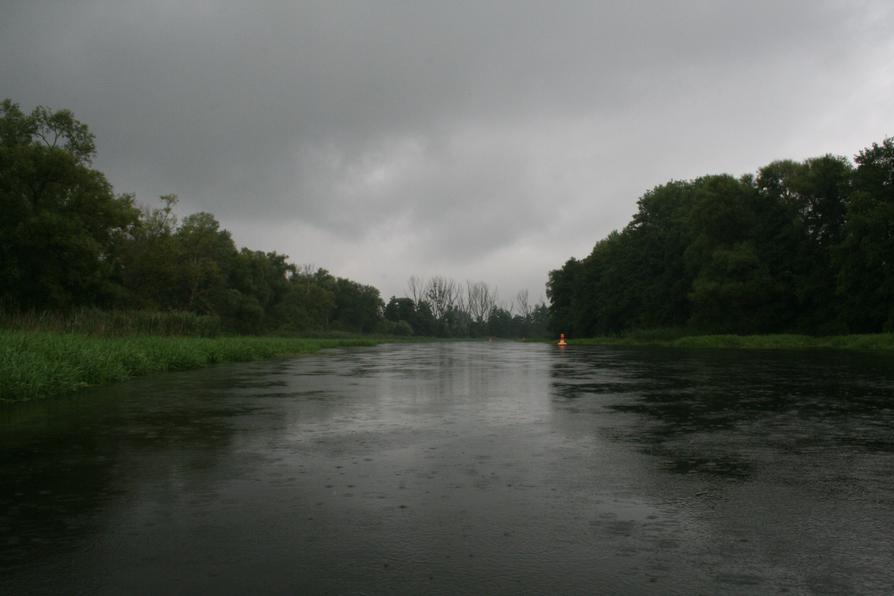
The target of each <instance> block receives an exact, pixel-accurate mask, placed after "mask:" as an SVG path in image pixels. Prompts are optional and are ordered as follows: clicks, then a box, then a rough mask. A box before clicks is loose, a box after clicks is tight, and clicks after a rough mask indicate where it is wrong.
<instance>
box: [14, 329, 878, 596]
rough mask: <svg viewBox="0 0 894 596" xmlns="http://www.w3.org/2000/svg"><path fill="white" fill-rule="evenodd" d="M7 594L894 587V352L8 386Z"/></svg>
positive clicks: (511, 362)
mask: <svg viewBox="0 0 894 596" xmlns="http://www.w3.org/2000/svg"><path fill="white" fill-rule="evenodd" d="M0 431H2V432H0V593H3V594H25V593H66V594H77V593H108V594H123V593H128V594H137V593H203V594H208V593H232V594H244V593H272V594H286V593H295V594H299V593H300V594H308V593H326V594H339V593H343V594H357V593H365V594H393V593H417V594H418V593H479V594H484V593H487V594H495V593H654V594H667V593H679V594H692V593H706V594H708V593H710V594H713V593H779V592H790V593H840V594H848V593H880V594H882V593H890V592H891V591H892V589H894V539H892V536H894V360H892V359H891V357H884V356H871V355H866V354H854V353H835V352H805V353H797V352H740V351H726V350H722V351H710V350H702V351H680V350H661V349H609V348H595V347H594V348H578V347H571V348H567V349H565V350H563V351H559V350H558V349H557V348H555V347H554V346H548V345H533V344H512V343H494V344H489V343H448V344H429V345H407V346H383V347H378V348H373V349H358V350H347V351H341V352H334V353H332V352H330V353H328V354H322V355H318V356H313V357H303V358H298V359H291V360H278V361H272V362H263V363H252V364H242V365H228V366H220V367H216V368H212V369H206V370H201V371H194V372H188V373H175V374H167V375H158V376H154V377H150V378H144V379H140V380H137V381H133V382H130V383H125V384H121V385H117V386H114V387H109V388H104V389H98V390H92V391H87V392H84V393H82V394H79V395H77V396H74V397H71V398H66V399H60V400H54V401H51V402H43V403H32V404H22V405H15V406H8V407H4V408H2V409H0Z"/></svg>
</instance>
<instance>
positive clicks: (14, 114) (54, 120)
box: [0, 99, 384, 333]
mask: <svg viewBox="0 0 894 596" xmlns="http://www.w3.org/2000/svg"><path fill="white" fill-rule="evenodd" d="M95 152H96V146H95V140H94V137H93V135H92V134H91V132H90V131H89V129H88V127H87V126H86V125H84V124H83V123H81V122H79V121H78V120H76V119H75V117H74V115H73V114H72V113H71V112H70V111H68V110H60V111H51V110H49V109H47V108H45V107H43V106H39V107H37V108H35V109H34V110H33V111H32V112H30V113H25V112H23V111H22V110H21V108H20V107H19V106H18V105H17V104H15V103H13V102H12V101H10V100H8V99H7V100H5V101H3V102H2V103H0V213H2V218H0V308H2V309H3V310H5V311H7V312H16V311H53V312H60V311H68V310H72V309H77V308H83V307H96V308H102V309H128V310H137V309H142V310H150V311H185V312H192V313H196V314H201V315H213V316H216V317H219V318H220V320H221V323H222V326H223V328H224V329H226V330H229V331H233V332H239V333H263V332H271V331H282V332H311V331H313V332H329V331H345V332H352V333H370V332H374V331H380V327H379V326H380V324H381V322H382V309H383V307H384V304H383V302H382V299H381V297H380V296H379V291H378V290H377V289H376V288H374V287H372V286H368V285H363V284H360V283H357V282H355V281H352V280H349V279H345V278H341V277H335V276H333V275H331V274H330V273H329V272H327V271H326V270H324V269H314V268H312V267H304V268H299V267H297V266H296V265H294V264H292V263H290V262H289V260H288V257H287V256H285V255H282V254H278V253H276V252H262V251H255V250H250V249H248V248H242V249H238V248H237V247H236V245H235V244H234V242H233V239H232V237H231V235H230V233H229V232H228V231H227V230H224V229H222V228H221V226H220V223H219V222H218V221H217V220H216V219H215V217H214V216H213V215H211V214H210V213H195V214H192V215H188V216H186V217H184V218H183V219H182V220H181V219H179V218H178V216H177V215H176V213H175V210H174V208H175V205H176V203H177V197H176V196H174V195H167V196H164V197H162V205H161V207H159V208H155V209H150V208H140V207H138V206H137V205H136V203H135V201H134V197H133V196H132V195H127V194H115V193H114V191H113V189H112V187H111V185H110V184H109V182H108V181H107V180H106V178H105V176H104V175H103V174H102V173H101V172H99V171H97V170H96V169H94V168H93V167H92V160H93V157H94V155H95Z"/></svg>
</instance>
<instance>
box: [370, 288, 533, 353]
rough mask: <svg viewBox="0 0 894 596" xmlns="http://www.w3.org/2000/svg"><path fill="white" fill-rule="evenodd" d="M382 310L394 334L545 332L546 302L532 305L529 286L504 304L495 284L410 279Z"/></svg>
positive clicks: (511, 334)
mask: <svg viewBox="0 0 894 596" xmlns="http://www.w3.org/2000/svg"><path fill="white" fill-rule="evenodd" d="M384 314H385V319H386V320H388V321H390V322H392V323H394V325H396V327H395V328H394V331H393V332H394V333H401V332H403V333H406V334H410V333H415V334H417V335H426V336H434V337H485V336H493V337H515V338H527V337H532V338H542V337H546V336H547V334H548V333H549V331H548V329H547V326H548V323H549V310H548V308H547V306H546V304H544V303H543V302H540V303H536V304H535V303H532V302H531V300H530V299H529V297H528V291H527V290H521V291H520V292H518V294H517V295H516V296H515V298H514V299H513V300H511V301H510V302H509V303H508V305H507V304H504V303H502V302H501V301H500V299H499V296H498V293H497V290H496V288H494V287H492V286H489V285H488V284H486V283H485V282H471V281H467V282H466V283H465V284H460V283H458V282H456V281H455V280H453V279H450V278H447V277H443V276H434V277H432V278H429V279H424V278H420V277H416V276H412V277H410V279H409V281H408V282H407V295H406V296H404V297H402V298H397V297H392V298H391V300H390V301H389V302H388V304H387V305H386V306H385V313H384ZM401 330H402V331H401Z"/></svg>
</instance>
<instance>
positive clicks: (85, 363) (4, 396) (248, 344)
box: [0, 330, 375, 402]
mask: <svg viewBox="0 0 894 596" xmlns="http://www.w3.org/2000/svg"><path fill="white" fill-rule="evenodd" d="M374 343H375V342H373V341H372V340H369V339H357V338H352V339H291V338H282V337H222V338H201V337H159V336H130V337H114V338H109V337H102V338H100V337H95V336H89V335H80V334H71V333H65V334H62V333H49V332H34V331H10V330H0V379H2V380H3V383H2V384H0V402H3V401H24V400H29V399H37V398H45V397H53V396H57V395H61V394H64V393H69V392H72V391H75V390H77V389H81V388H83V387H87V386H90V385H99V384H103V383H111V382H116V381H122V380H124V379H128V378H131V377H135V376H139V375H145V374H147V373H150V372H159V371H169V370H187V369H192V368H199V367H202V366H207V365H208V364H213V363H217V362H235V361H245V360H256V359H262V358H271V357H274V356H278V355H287V354H300V353H307V352H316V351H319V350H321V349H324V348H336V347H347V346H370V345H374Z"/></svg>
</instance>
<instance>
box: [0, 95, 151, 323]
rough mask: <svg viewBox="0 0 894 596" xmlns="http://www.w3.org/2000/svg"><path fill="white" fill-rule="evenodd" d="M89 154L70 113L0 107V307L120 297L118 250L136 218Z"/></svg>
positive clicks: (88, 138) (58, 305) (60, 305)
mask: <svg viewBox="0 0 894 596" xmlns="http://www.w3.org/2000/svg"><path fill="white" fill-rule="evenodd" d="M93 152H94V144H93V136H92V135H91V134H90V132H89V130H87V127H86V126H85V125H83V124H82V123H80V122H78V121H77V120H75V119H74V117H73V116H72V114H71V112H69V111H67V110H62V111H58V112H52V111H50V110H48V109H46V108H44V107H38V108H36V109H34V110H33V111H32V112H31V113H30V114H25V113H24V112H22V110H21V109H20V108H19V107H18V105H16V104H14V103H13V102H11V101H10V100H5V101H3V102H2V103H0V212H2V213H3V217H2V219H0V263H2V265H0V302H2V303H5V304H6V305H7V306H9V307H12V308H27V309H66V308H70V307H73V306H81V305H89V304H100V305H110V304H113V303H114V302H115V301H116V300H118V299H120V298H121V289H120V286H119V285H118V283H117V282H118V280H117V278H116V276H117V275H118V274H119V272H120V271H119V261H118V256H119V248H120V245H121V243H122V241H123V239H124V238H125V237H126V236H127V234H128V233H129V230H130V229H131V228H132V227H133V226H134V225H135V223H136V221H137V215H138V214H137V210H136V209H135V208H134V206H133V201H132V199H131V197H129V196H115V194H114V193H113V191H112V187H111V185H110V184H109V183H108V181H107V180H106V179H105V177H104V176H103V175H102V174H101V173H100V172H98V171H96V170H94V169H92V168H91V167H90V162H91V159H92V157H93Z"/></svg>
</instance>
